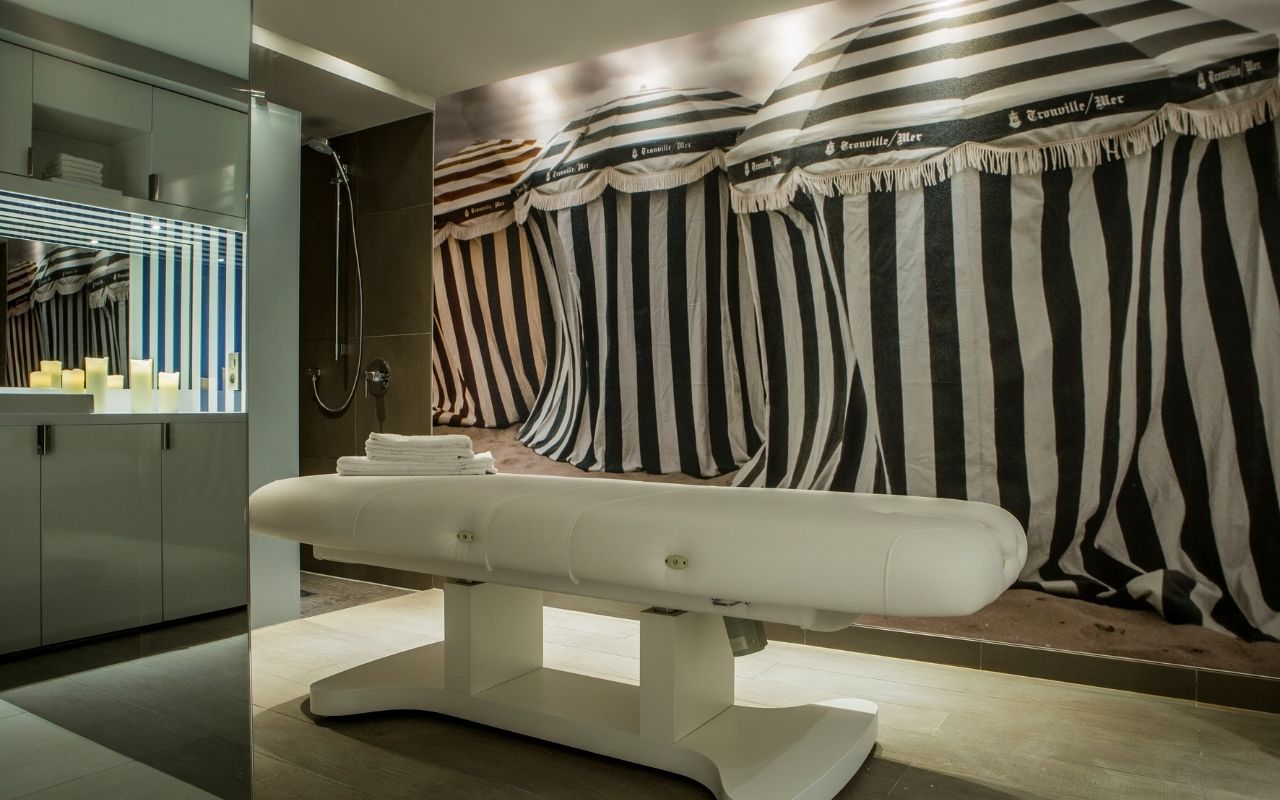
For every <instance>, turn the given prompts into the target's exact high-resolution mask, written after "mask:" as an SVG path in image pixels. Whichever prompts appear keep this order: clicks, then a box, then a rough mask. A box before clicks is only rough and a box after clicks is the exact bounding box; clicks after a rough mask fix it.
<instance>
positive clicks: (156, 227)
mask: <svg viewBox="0 0 1280 800" xmlns="http://www.w3.org/2000/svg"><path fill="white" fill-rule="evenodd" d="M151 230H153V231H158V230H160V223H159V222H153V223H151Z"/></svg>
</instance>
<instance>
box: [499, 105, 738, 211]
mask: <svg viewBox="0 0 1280 800" xmlns="http://www.w3.org/2000/svg"><path fill="white" fill-rule="evenodd" d="M757 107H758V106H757V105H756V104H755V103H753V102H752V101H750V100H748V99H746V98H745V97H742V96H741V95H738V94H735V93H733V92H729V91H723V90H720V89H650V90H647V91H641V92H637V93H636V94H631V95H627V96H626V97H622V98H619V99H617V100H613V101H610V102H608V103H603V104H601V105H599V106H596V107H595V108H591V109H588V110H587V111H586V112H585V113H584V114H583V116H581V117H579V118H578V119H575V120H573V121H572V122H570V123H569V124H568V125H566V126H565V127H564V128H562V129H561V130H560V131H559V132H558V133H556V135H555V136H553V137H552V138H551V141H550V143H549V144H548V145H547V147H546V149H545V150H543V152H542V155H541V157H540V158H539V159H538V161H537V162H536V163H535V164H534V165H533V167H532V168H531V169H530V170H529V172H528V173H527V174H526V175H525V176H524V178H522V179H521V182H520V186H519V187H518V188H517V190H516V192H517V194H518V195H519V200H518V201H517V214H519V215H520V216H521V218H522V219H523V216H524V215H525V214H527V213H528V209H529V207H530V206H532V207H534V208H539V209H542V210H543V211H554V210H559V209H562V208H568V207H570V206H578V205H583V204H584V203H587V202H590V201H591V200H594V199H595V198H597V197H599V196H600V194H601V193H602V192H603V191H604V189H605V187H606V186H612V187H613V188H614V189H617V190H619V191H622V192H631V193H633V192H652V191H658V190H661V189H673V188H676V187H678V186H686V185H688V184H691V183H693V182H694V181H697V180H698V179H700V178H702V177H704V176H706V175H707V174H708V173H710V172H711V171H712V170H713V169H715V168H716V167H722V166H724V153H725V151H727V150H728V149H729V148H730V147H732V146H733V143H734V142H735V141H737V138H738V134H739V133H741V131H742V129H743V127H744V126H745V125H746V124H747V122H748V121H749V120H750V119H751V116H752V115H753V114H754V113H755V111H756V109H757Z"/></svg>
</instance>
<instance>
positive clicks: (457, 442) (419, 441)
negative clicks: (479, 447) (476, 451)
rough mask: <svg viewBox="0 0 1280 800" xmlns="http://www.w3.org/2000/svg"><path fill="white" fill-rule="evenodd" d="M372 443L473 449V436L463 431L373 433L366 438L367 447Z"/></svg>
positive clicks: (365, 444)
mask: <svg viewBox="0 0 1280 800" xmlns="http://www.w3.org/2000/svg"><path fill="white" fill-rule="evenodd" d="M371 444H377V445H379V446H381V445H393V446H396V447H424V448H437V447H465V448H467V449H468V450H470V449H471V437H470V436H464V435H463V434H461V433H448V434H442V435H439V436H406V435H404V434H402V433H371V434H369V438H368V439H365V440H364V446H365V447H366V448H367V447H368V446H369V445H371Z"/></svg>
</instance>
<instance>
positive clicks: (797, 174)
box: [728, 0, 1280, 639]
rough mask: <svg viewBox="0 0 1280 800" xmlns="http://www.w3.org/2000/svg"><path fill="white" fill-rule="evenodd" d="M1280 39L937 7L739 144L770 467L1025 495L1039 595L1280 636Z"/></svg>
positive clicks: (1014, 507)
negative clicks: (1279, 116)
mask: <svg viewBox="0 0 1280 800" xmlns="http://www.w3.org/2000/svg"><path fill="white" fill-rule="evenodd" d="M1276 76H1277V47H1276V39H1275V37H1274V36H1270V35H1261V34H1258V33H1256V32H1253V31H1250V30H1248V29H1245V28H1243V27H1241V26H1239V25H1237V24H1235V23H1231V22H1226V21H1222V20H1216V19H1213V18H1211V17H1208V16H1207V15H1205V14H1203V13H1201V12H1199V11H1196V10H1194V9H1190V8H1187V7H1185V6H1182V5H1181V4H1179V3H1176V2H1172V1H1171V0H1158V1H1156V0H1142V1H1141V2H1109V3H1101V2H1052V1H1050V0H1043V1H1041V2H1027V1H1025V0H1013V2H1010V1H1009V0H982V1H980V2H972V0H970V1H969V2H964V1H963V0H962V1H961V2H947V3H928V4H924V5H920V6H915V7H912V8H909V9H905V10H902V11H899V12H896V13H894V14H890V15H887V16H884V17H881V18H879V19H877V20H873V21H872V22H870V23H867V24H865V25H861V26H858V27H856V28H853V29H850V30H849V31H846V32H844V33H842V34H840V35H839V36H837V37H836V38H834V39H832V40H831V41H829V42H827V43H826V44H824V45H823V46H821V47H820V48H819V49H818V50H817V51H816V52H815V53H814V54H813V55H811V56H810V57H808V58H807V59H805V60H804V61H802V62H801V64H800V65H799V66H798V67H797V69H796V71H795V73H794V74H793V75H792V76H790V77H789V78H788V79H787V80H786V81H785V82H784V83H783V84H782V86H780V87H779V89H778V90H777V91H776V92H775V93H774V95H773V96H772V97H771V98H770V100H769V101H768V102H767V103H766V104H765V106H764V107H763V108H762V109H761V112H760V114H759V115H758V116H757V118H756V120H755V121H753V123H752V125H751V126H749V127H748V128H747V130H746V131H744V133H743V136H742V138H741V140H740V144H739V145H738V147H736V148H735V149H734V150H732V151H731V152H730V153H729V155H728V164H729V167H728V168H729V171H730V175H731V178H732V180H733V183H734V190H733V191H734V197H733V200H734V204H735V207H736V208H738V209H739V210H741V211H743V212H747V213H744V214H743V217H742V223H741V224H742V228H743V231H744V238H745V239H746V240H747V241H748V243H749V250H750V252H751V253H752V254H753V257H754V270H753V273H752V274H753V277H754V286H755V290H756V292H757V296H758V300H759V303H760V308H761V318H762V326H763V330H764V335H763V341H764V342H765V354H764V360H765V363H766V368H765V369H766V375H767V380H766V385H767V390H766V395H767V402H768V410H767V420H768V422H767V425H766V433H765V445H764V447H763V448H762V449H761V452H760V453H759V454H758V456H757V457H756V459H754V460H753V461H752V462H751V463H750V464H748V465H746V466H745V467H744V468H743V470H742V472H741V473H740V478H739V482H740V483H742V484H747V485H774V486H792V487H798V488H821V489H843V490H855V491H878V492H893V493H900V494H919V495H936V496H946V497H960V498H967V499H971V500H981V501H986V502H992V503H998V504H1000V505H1002V506H1003V507H1005V508H1006V509H1008V510H1009V511H1011V512H1012V513H1014V514H1015V515H1016V516H1017V517H1018V518H1019V520H1021V522H1022V523H1023V525H1024V527H1025V528H1026V530H1027V536H1028V544H1029V547H1028V553H1029V555H1028V560H1027V566H1026V569H1025V571H1024V573H1023V576H1022V578H1023V581H1024V583H1025V585H1028V586H1032V587H1038V588H1042V589H1045V590H1049V591H1053V592H1056V593H1061V594H1065V595H1070V596H1077V597H1083V598H1087V599H1093V600H1098V601H1103V602H1109V603H1116V604H1125V605H1145V606H1147V607H1150V608H1153V609H1155V610H1157V611H1159V612H1160V613H1162V614H1163V615H1164V616H1165V617H1166V618H1167V619H1169V620H1171V621H1175V622H1191V623H1197V624H1202V625H1205V626H1208V627H1212V628H1216V629H1218V630H1225V631H1230V632H1233V633H1235V634H1238V635H1240V636H1242V637H1245V638H1251V639H1255V638H1278V637H1280V584H1277V582H1276V581H1275V580H1274V576H1275V575H1276V574H1277V572H1278V571H1280V538H1277V537H1276V536H1275V531H1276V530H1278V529H1280V502H1278V499H1277V498H1278V490H1277V473H1278V470H1280V458H1278V457H1277V454H1280V293H1278V292H1277V276H1278V275H1280V219H1278V218H1277V215H1276V211H1275V209H1276V208H1277V207H1280V206H1278V204H1280V168H1278V167H1277V164H1278V161H1277V141H1278V140H1277V127H1276V123H1275V121H1274V118H1275V113H1276V111H1277V108H1280V93H1278V88H1277V77H1276Z"/></svg>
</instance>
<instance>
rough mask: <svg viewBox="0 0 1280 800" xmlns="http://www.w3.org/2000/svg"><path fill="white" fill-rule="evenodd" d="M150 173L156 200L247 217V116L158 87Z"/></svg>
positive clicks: (155, 97)
mask: <svg viewBox="0 0 1280 800" xmlns="http://www.w3.org/2000/svg"><path fill="white" fill-rule="evenodd" d="M153 115H154V116H153V123H152V133H151V172H152V173H154V174H155V175H156V178H157V180H158V182H159V194H158V196H157V197H155V198H154V199H156V200H159V201H160V202H162V203H170V204H172V205H179V206H186V207H187V208H199V209H203V210H205V211H213V212H215V213H218V214H228V215H230V216H233V217H243V216H244V215H245V200H246V198H245V194H246V191H247V187H248V184H247V177H248V174H249V172H248V167H249V163H248V162H249V128H248V124H247V118H246V116H245V115H244V114H243V113H241V112H239V111H235V110H232V109H229V108H223V107H221V106H215V105H213V104H212V103H205V102H202V101H200V100H194V99H192V98H190V97H186V96H184V95H180V94H176V93H174V92H169V91H165V90H164V89H155V90H154V93H153Z"/></svg>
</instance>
